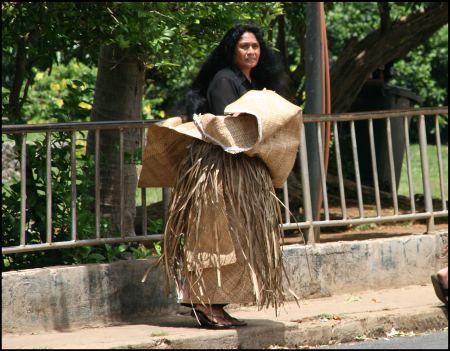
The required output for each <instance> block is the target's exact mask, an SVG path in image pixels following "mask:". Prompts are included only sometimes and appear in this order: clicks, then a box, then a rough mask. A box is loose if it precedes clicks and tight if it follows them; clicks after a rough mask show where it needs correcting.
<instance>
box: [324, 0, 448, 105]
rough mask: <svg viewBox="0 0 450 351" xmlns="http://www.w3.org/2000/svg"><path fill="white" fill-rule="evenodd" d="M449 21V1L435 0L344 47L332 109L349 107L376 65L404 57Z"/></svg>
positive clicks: (334, 82) (333, 77) (334, 76)
mask: <svg viewBox="0 0 450 351" xmlns="http://www.w3.org/2000/svg"><path fill="white" fill-rule="evenodd" d="M446 23H448V3H446V2H439V3H432V4H430V5H429V6H428V7H427V8H426V9H425V10H419V11H415V12H413V13H411V14H410V15H409V16H407V17H406V18H404V19H399V20H397V21H394V22H392V23H391V25H390V26H389V28H388V29H387V30H386V31H385V32H382V31H381V30H376V31H374V32H372V33H370V34H369V35H368V36H366V37H365V38H364V39H362V40H361V41H359V42H358V43H356V44H355V45H351V46H348V47H347V48H346V49H344V50H343V52H342V53H341V55H340V56H339V59H338V60H337V62H336V64H335V65H334V66H333V68H332V70H331V98H332V111H333V112H335V113H339V112H345V111H348V110H349V109H350V107H351V105H352V103H353V101H354V100H355V98H356V97H357V96H358V93H359V92H360V90H361V88H362V87H363V85H364V83H365V82H366V81H367V79H368V77H369V75H370V74H371V73H372V72H373V71H374V70H375V69H376V68H377V67H380V66H381V65H385V64H386V63H388V62H391V61H395V60H398V59H400V58H402V57H404V56H405V55H406V54H407V53H408V52H410V51H411V50H413V49H414V48H416V47H417V46H419V45H420V44H422V43H424V42H425V41H427V40H428V39H429V38H430V37H431V36H432V35H433V34H434V33H435V32H436V31H437V30H438V29H440V28H441V27H442V26H443V25H445V24H446Z"/></svg>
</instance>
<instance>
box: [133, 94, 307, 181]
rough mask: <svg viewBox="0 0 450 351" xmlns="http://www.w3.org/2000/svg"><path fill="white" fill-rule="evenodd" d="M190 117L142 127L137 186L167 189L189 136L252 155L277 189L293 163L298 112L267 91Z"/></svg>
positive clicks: (295, 152)
mask: <svg viewBox="0 0 450 351" xmlns="http://www.w3.org/2000/svg"><path fill="white" fill-rule="evenodd" d="M234 112H240V113H241V114H240V115H239V116H237V117H232V116H230V115H226V116H215V115H212V114H204V115H198V116H197V115H196V116H194V122H188V123H182V119H181V118H180V117H172V118H169V119H167V120H165V121H163V122H161V123H158V124H155V125H152V126H151V127H149V128H148V133H147V144H146V147H145V151H144V158H143V166H142V170H141V173H140V176H139V183H138V184H139V187H173V186H174V184H175V181H176V172H177V165H178V164H179V162H180V160H182V159H183V158H184V157H185V156H186V153H187V150H188V148H187V147H188V146H189V145H191V144H192V142H193V141H194V140H202V141H206V142H209V143H212V144H215V145H219V146H220V147H221V148H222V149H223V150H224V151H226V152H228V153H233V154H234V153H241V152H243V153H245V154H246V155H249V156H257V157H258V158H260V159H261V160H262V161H263V162H264V163H265V164H266V166H267V168H268V169H269V173H270V176H271V179H272V182H273V185H274V186H275V187H282V186H283V184H284V182H285V181H286V179H287V177H288V176H289V173H290V171H291V169H292V167H293V165H294V162H295V157H296V154H297V150H298V147H299V143H300V123H301V118H302V110H301V109H300V107H298V106H296V105H294V104H292V103H290V102H289V101H287V100H286V99H284V98H283V97H281V96H280V95H278V94H276V93H275V92H273V91H270V90H250V91H249V92H247V93H246V94H245V95H243V96H242V97H241V98H239V99H238V100H236V101H235V102H233V103H232V104H230V105H228V106H227V107H226V109H225V113H234Z"/></svg>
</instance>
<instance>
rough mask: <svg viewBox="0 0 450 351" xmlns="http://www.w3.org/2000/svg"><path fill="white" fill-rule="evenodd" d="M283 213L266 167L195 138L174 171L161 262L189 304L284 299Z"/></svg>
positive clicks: (260, 303)
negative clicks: (281, 241) (176, 173)
mask: <svg viewBox="0 0 450 351" xmlns="http://www.w3.org/2000/svg"><path fill="white" fill-rule="evenodd" d="M280 223H281V213H280V208H279V205H278V200H277V199H276V197H275V191H274V188H273V185H272V181H271V178H270V174H269V171H268V169H267V167H266V165H265V164H264V163H263V162H262V161H261V160H260V159H259V158H257V157H249V156H247V155H245V154H243V153H239V154H229V153H226V152H224V151H223V149H222V148H220V147H219V146H216V145H212V144H208V143H205V142H202V141H195V142H194V143H193V144H192V145H191V146H190V148H189V151H188V153H187V156H186V157H185V159H184V160H183V161H182V162H181V164H180V165H179V169H178V176H177V181H176V184H175V186H174V189H173V192H172V197H171V201H170V204H169V217H168V220H167V224H166V229H165V233H164V251H163V257H162V260H163V262H164V267H165V272H166V275H167V278H168V279H173V278H174V279H175V283H176V288H177V293H178V297H179V301H180V302H181V303H185V304H186V303H187V304H197V303H204V304H227V303H255V304H256V305H257V306H258V308H261V307H263V306H266V307H267V306H269V305H271V306H273V307H275V308H277V307H278V306H279V305H280V304H281V303H282V302H283V301H284V298H285V295H284V292H283V286H282V282H281V279H282V274H283V271H284V267H283V261H282V255H281V248H280V240H282V228H281V226H280Z"/></svg>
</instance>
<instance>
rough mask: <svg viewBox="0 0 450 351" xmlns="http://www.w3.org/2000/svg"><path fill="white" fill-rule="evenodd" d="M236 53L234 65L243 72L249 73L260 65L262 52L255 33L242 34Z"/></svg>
mask: <svg viewBox="0 0 450 351" xmlns="http://www.w3.org/2000/svg"><path fill="white" fill-rule="evenodd" d="M234 51H235V52H234V63H235V64H236V65H237V66H238V67H239V68H240V69H241V70H242V71H249V70H251V69H252V68H254V67H256V65H257V64H258V61H259V56H260V54H261V50H260V47H259V42H258V40H257V39H256V37H255V35H254V34H253V33H251V32H245V33H244V34H242V35H241V37H240V38H239V40H238V42H237V44H236V48H235V50H234Z"/></svg>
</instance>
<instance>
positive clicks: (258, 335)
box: [115, 307, 448, 349]
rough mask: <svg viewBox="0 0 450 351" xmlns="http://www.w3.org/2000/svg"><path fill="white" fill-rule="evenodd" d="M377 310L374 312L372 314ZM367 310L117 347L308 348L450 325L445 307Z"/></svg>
mask: <svg viewBox="0 0 450 351" xmlns="http://www.w3.org/2000/svg"><path fill="white" fill-rule="evenodd" d="M372 314H374V315H372ZM372 314H370V315H369V316H367V313H365V314H357V315H345V316H343V317H341V319H340V320H326V321H324V320H319V318H318V317H311V318H309V319H307V320H304V321H301V322H300V323H298V322H292V321H291V322H274V321H267V320H252V321H251V322H250V323H249V325H248V326H247V327H245V328H239V329H235V330H220V331H215V332H214V333H205V334H202V335H196V336H193V337H188V336H187V337H180V336H177V337H167V338H155V339H153V340H151V341H149V342H145V343H139V344H127V345H122V346H118V347H115V348H119V349H121V348H132V349H181V348H182V349H262V348H305V347H307V346H318V345H326V344H336V343H344V342H353V341H357V340H364V338H369V337H370V338H375V337H386V334H387V333H388V332H391V331H392V330H393V329H395V331H397V332H398V333H400V332H411V331H412V332H414V333H422V332H426V331H429V330H440V329H444V328H446V327H448V314H447V309H446V308H445V307H425V308H414V309H412V310H406V309H403V310H396V311H388V314H386V312H375V313H372Z"/></svg>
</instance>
